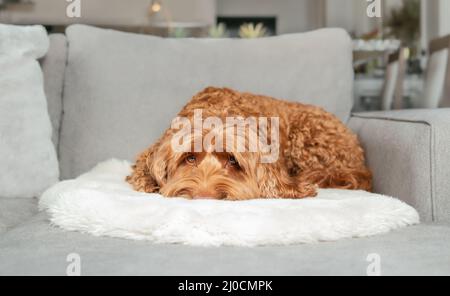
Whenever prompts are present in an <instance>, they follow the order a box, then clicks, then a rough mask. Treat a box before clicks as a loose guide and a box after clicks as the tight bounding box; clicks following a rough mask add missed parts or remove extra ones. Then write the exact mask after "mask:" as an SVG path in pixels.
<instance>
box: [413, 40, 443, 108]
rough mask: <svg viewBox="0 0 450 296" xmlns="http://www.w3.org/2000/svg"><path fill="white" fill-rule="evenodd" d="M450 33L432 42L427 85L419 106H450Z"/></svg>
mask: <svg viewBox="0 0 450 296" xmlns="http://www.w3.org/2000/svg"><path fill="white" fill-rule="evenodd" d="M449 50H450V35H448V36H445V37H442V38H438V39H435V40H432V41H431V42H430V48H429V51H430V53H429V57H428V64H427V69H426V73H425V85H424V92H423V96H422V100H421V101H420V102H419V106H418V107H419V108H429V109H434V108H438V107H450V67H449V63H450V60H449V58H448V56H449Z"/></svg>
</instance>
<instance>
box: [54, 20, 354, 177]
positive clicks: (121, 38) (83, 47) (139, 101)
mask: <svg viewBox="0 0 450 296" xmlns="http://www.w3.org/2000/svg"><path fill="white" fill-rule="evenodd" d="M66 38H67V44H68V55H67V68H66V72H65V79H64V93H63V104H62V108H63V117H62V121H61V132H60V140H59V156H60V167H61V175H62V178H63V179H66V178H72V177H75V176H77V175H79V174H81V173H83V172H85V171H87V170H89V169H90V168H91V167H93V166H94V165H95V164H97V163H98V162H100V161H103V160H105V159H108V158H111V157H115V158H121V159H128V160H133V159H134V158H135V157H136V155H137V154H138V153H139V152H140V151H142V150H143V149H145V148H146V147H148V146H149V145H150V144H152V142H154V141H155V140H156V139H157V138H158V137H159V136H160V135H161V133H162V132H163V131H164V130H165V129H166V128H168V127H169V126H170V122H171V120H172V118H173V117H174V116H175V115H176V114H177V112H178V111H179V110H180V109H181V108H182V106H183V105H184V104H186V102H187V101H188V100H189V99H190V98H191V97H192V96H193V95H194V94H195V93H197V92H199V91H201V90H202V89H203V88H205V87H207V86H217V87H230V88H234V89H237V90H239V91H248V92H253V93H258V94H265V95H269V96H273V97H276V98H283V99H288V100H293V101H298V102H303V103H310V104H315V105H319V106H323V107H324V108H325V109H327V110H328V111H330V112H333V113H335V114H336V115H337V116H338V117H339V118H341V119H342V120H344V121H346V120H347V119H348V117H349V116H350V109H351V106H352V82H353V71H352V46H351V40H350V38H349V36H348V35H347V33H346V32H345V31H343V30H340V29H323V30H319V31H314V32H309V33H303V34H291V35H284V36H278V37H270V38H261V39H253V40H242V39H164V38H159V37H154V36H145V35H137V34H130V33H123V32H117V31H112V30H104V29H98V28H94V27H89V26H84V25H73V26H70V27H69V28H68V29H67V30H66ZM55 120H56V118H55Z"/></svg>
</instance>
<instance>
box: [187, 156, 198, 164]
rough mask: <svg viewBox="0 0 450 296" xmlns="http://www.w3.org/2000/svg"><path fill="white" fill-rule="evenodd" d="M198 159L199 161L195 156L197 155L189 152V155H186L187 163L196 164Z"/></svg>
mask: <svg viewBox="0 0 450 296" xmlns="http://www.w3.org/2000/svg"><path fill="white" fill-rule="evenodd" d="M196 161H197V157H195V155H193V154H189V155H188V156H186V162H187V163H190V164H195V162H196Z"/></svg>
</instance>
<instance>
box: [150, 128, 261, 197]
mask: <svg viewBox="0 0 450 296" xmlns="http://www.w3.org/2000/svg"><path fill="white" fill-rule="evenodd" d="M225 130H226V128H224V129H216V130H211V129H208V130H201V131H200V132H199V133H196V132H193V133H189V134H187V135H183V134H181V137H177V135H178V136H180V134H179V133H178V134H177V133H176V132H174V131H173V130H171V131H169V132H168V133H167V134H166V135H165V136H164V137H163V138H162V139H161V141H160V142H159V143H157V144H156V145H154V146H153V147H152V148H151V150H152V152H151V153H149V154H148V155H147V158H146V164H147V167H148V170H149V173H150V175H151V176H152V178H154V180H155V183H156V184H157V187H158V191H159V193H161V194H162V195H164V196H167V197H185V198H192V199H228V200H236V199H251V198H257V197H259V196H260V194H261V190H260V188H259V186H258V176H257V171H258V169H257V167H258V165H257V163H258V161H259V159H258V158H259V154H258V153H250V152H248V151H242V152H238V150H239V149H233V148H231V147H229V146H226V144H223V143H222V142H221V143H218V142H217V139H219V137H220V139H224V140H225V136H224V131H225ZM234 136H235V137H234V141H233V142H234V143H235V144H236V143H238V141H239V140H240V139H242V140H245V139H246V138H248V134H247V135H241V137H239V136H238V135H237V134H236V133H234ZM199 137H200V138H199ZM208 137H209V139H210V140H211V141H209V142H208V143H209V144H206V142H205V141H204V140H205V138H208ZM180 138H183V140H184V143H183V145H182V146H181V147H180V146H177V144H176V143H175V142H177V143H178V142H179V140H180ZM224 142H225V141H224ZM198 143H200V144H199V145H200V147H195V146H196V144H198ZM234 146H236V145H234ZM245 147H248V145H246V146H245ZM235 148H236V147H235ZM244 150H245V149H244Z"/></svg>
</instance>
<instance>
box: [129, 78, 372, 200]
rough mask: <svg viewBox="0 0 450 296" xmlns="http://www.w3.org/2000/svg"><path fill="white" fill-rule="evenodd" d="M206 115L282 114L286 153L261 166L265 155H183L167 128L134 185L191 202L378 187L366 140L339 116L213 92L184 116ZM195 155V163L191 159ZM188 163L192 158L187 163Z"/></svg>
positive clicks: (140, 165)
mask: <svg viewBox="0 0 450 296" xmlns="http://www.w3.org/2000/svg"><path fill="white" fill-rule="evenodd" d="M198 109H202V110H203V114H204V115H205V116H215V117H219V118H221V119H225V118H226V117H229V116H241V117H242V116H243V117H252V116H254V117H261V116H264V117H279V118H280V136H279V140H280V150H279V158H278V160H277V161H276V162H274V163H268V164H264V163H261V162H260V157H261V155H260V154H259V153H250V152H244V153H231V154H232V158H231V159H232V163H230V161H229V160H230V155H228V154H226V153H213V152H204V153H197V154H195V155H194V154H192V153H190V154H186V153H176V152H174V151H173V150H172V149H171V145H170V142H171V138H172V137H173V135H174V132H175V131H174V130H173V129H168V130H167V131H166V132H165V133H164V134H163V136H162V137H161V138H160V139H159V140H158V141H157V142H156V143H155V144H154V145H153V146H151V147H150V148H149V149H147V150H146V151H144V152H143V153H142V154H141V155H140V156H139V157H138V159H137V161H136V164H135V165H134V166H133V173H132V174H131V175H130V176H129V177H127V181H128V182H129V183H130V184H132V185H133V187H134V188H135V189H136V190H138V191H143V192H157V193H161V194H162V195H164V196H167V197H170V196H178V197H186V198H196V197H210V198H218V199H229V200H244V199H252V198H303V197H312V196H315V195H316V192H317V188H318V187H320V188H343V189H362V190H367V191H370V190H371V186H372V177H371V173H370V171H369V169H368V168H367V167H366V166H365V159H364V152H363V149H362V148H361V146H360V144H359V141H358V139H357V137H356V135H354V134H353V133H352V132H351V131H350V130H349V129H348V128H347V127H346V126H345V125H344V124H343V123H342V122H341V121H340V120H339V119H338V118H337V117H336V116H334V115H333V114H330V113H328V112H326V111H324V110H323V109H321V108H319V107H315V106H311V105H304V104H300V103H294V102H288V101H283V100H277V99H273V98H270V97H267V96H262V95H254V94H250V93H240V92H237V91H234V90H231V89H227V88H213V87H209V88H207V89H205V90H203V91H202V92H200V93H199V94H197V95H196V96H194V97H193V98H192V100H191V101H190V102H189V103H188V104H187V105H186V106H185V107H184V108H183V109H182V111H181V112H180V113H179V116H181V117H187V118H189V119H190V120H192V118H193V114H194V110H198ZM186 157H188V158H186ZM186 159H188V161H186Z"/></svg>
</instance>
